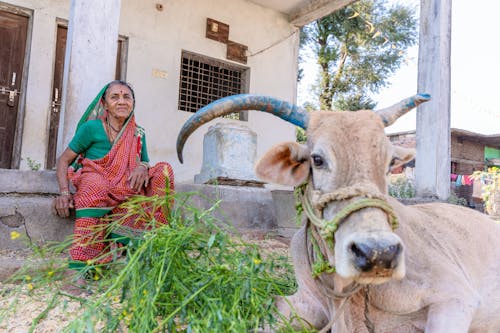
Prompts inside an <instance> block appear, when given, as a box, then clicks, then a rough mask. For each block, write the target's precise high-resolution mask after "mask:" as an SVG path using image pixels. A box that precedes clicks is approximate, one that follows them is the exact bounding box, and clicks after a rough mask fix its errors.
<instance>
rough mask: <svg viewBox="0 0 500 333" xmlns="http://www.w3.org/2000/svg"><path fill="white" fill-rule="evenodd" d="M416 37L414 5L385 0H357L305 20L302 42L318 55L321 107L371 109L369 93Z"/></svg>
mask: <svg viewBox="0 0 500 333" xmlns="http://www.w3.org/2000/svg"><path fill="white" fill-rule="evenodd" d="M416 40H417V20H416V18H415V13H414V9H412V8H410V7H406V6H404V5H401V4H395V5H393V6H389V5H388V4H387V1H385V0H381V1H373V0H360V1H357V2H355V3H353V4H352V5H350V6H347V7H345V8H343V9H340V10H338V11H336V12H334V13H333V14H331V15H328V16H326V17H324V18H322V19H319V20H317V21H315V22H313V23H311V24H309V25H306V26H305V27H304V28H303V37H302V38H301V48H307V47H309V48H312V50H313V51H314V53H315V54H316V56H317V62H318V65H319V68H320V78H319V85H318V90H319V91H318V95H319V103H320V108H321V109H323V110H332V109H333V106H335V107H336V108H337V109H341V110H359V109H367V108H368V109H372V108H373V106H374V102H373V101H372V100H371V99H370V98H369V94H370V93H373V92H377V91H378V90H379V89H380V88H381V87H384V86H386V85H387V84H388V82H387V80H388V78H389V76H390V75H392V74H393V73H394V72H395V71H396V70H397V69H398V68H399V67H400V65H401V63H402V62H403V60H404V57H405V55H406V50H407V49H408V47H410V46H412V45H413V44H415V42H416ZM299 60H300V59H299Z"/></svg>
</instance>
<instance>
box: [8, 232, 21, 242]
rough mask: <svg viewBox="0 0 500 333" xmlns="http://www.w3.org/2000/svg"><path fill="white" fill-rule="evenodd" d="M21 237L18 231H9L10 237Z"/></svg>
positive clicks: (13, 238)
mask: <svg viewBox="0 0 500 333" xmlns="http://www.w3.org/2000/svg"><path fill="white" fill-rule="evenodd" d="M19 237H21V234H20V233H18V232H17V231H11V232H10V239H12V240H15V239H18V238H19Z"/></svg>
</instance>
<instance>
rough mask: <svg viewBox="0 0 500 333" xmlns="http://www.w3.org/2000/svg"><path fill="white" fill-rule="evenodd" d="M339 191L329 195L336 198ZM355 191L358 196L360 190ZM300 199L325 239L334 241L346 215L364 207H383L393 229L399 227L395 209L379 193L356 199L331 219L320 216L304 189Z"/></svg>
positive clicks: (324, 202) (310, 218) (346, 197)
mask: <svg viewBox="0 0 500 333" xmlns="http://www.w3.org/2000/svg"><path fill="white" fill-rule="evenodd" d="M353 188H355V187H353ZM338 192H339V191H337V192H334V193H333V194H329V195H328V196H329V198H334V197H335V195H334V194H335V193H338ZM347 192H349V191H347ZM353 192H356V194H357V195H356V196H358V195H359V194H358V191H353ZM361 195H362V194H361ZM365 196H368V195H367V193H365ZM370 196H373V195H370ZM352 197H353V196H351V195H347V196H345V197H344V198H343V200H346V199H350V198H352ZM300 200H301V202H302V206H303V209H304V212H305V213H306V215H307V217H308V218H309V220H310V221H311V223H312V224H313V225H314V226H316V227H317V228H318V229H319V233H320V235H321V237H323V239H325V240H327V241H328V240H329V241H333V234H334V233H335V231H337V229H338V227H339V225H340V223H341V222H342V221H343V220H344V219H345V218H346V217H348V216H349V215H351V214H352V213H354V212H356V211H358V210H361V209H364V208H379V209H382V210H383V211H384V212H385V213H386V214H387V217H388V218H389V224H390V225H391V227H392V229H393V230H395V229H396V228H397V227H398V218H397V216H396V214H395V213H394V209H393V208H392V207H391V206H390V205H389V204H388V203H387V201H386V200H385V199H382V196H379V195H377V197H376V198H375V197H371V198H366V197H364V198H361V199H359V200H356V201H354V202H352V203H350V204H348V205H347V206H345V207H344V208H342V209H341V210H340V211H339V212H338V213H337V214H335V216H334V217H333V218H332V219H331V220H329V221H327V220H324V219H322V218H319V217H318V216H317V215H316V213H315V211H314V208H313V205H312V204H311V201H310V198H309V196H308V195H307V193H304V191H302V193H301V195H300ZM330 201H333V200H330ZM326 204H327V202H326V201H325V200H323V201H322V202H320V203H319V204H316V207H321V208H323V207H324V206H326Z"/></svg>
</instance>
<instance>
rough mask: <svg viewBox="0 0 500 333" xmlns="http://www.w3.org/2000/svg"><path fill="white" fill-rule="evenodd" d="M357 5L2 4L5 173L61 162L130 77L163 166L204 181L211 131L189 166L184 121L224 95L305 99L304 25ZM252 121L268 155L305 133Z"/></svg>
mask: <svg viewBox="0 0 500 333" xmlns="http://www.w3.org/2000/svg"><path fill="white" fill-rule="evenodd" d="M350 2H352V0H351V1H347V0H335V1H320V0H316V1H305V0H294V1H277V0H276V1H263V0H254V1H246V0H211V1H200V0H157V1H148V2H145V1H143V0H127V1H120V0H110V1H101V0H74V1H70V0H7V1H0V29H1V31H2V33H1V34H0V36H1V37H0V38H2V40H1V41H0V43H1V45H2V49H3V50H2V52H0V56H1V57H2V59H0V61H1V66H0V68H2V69H1V70H0V86H1V87H4V88H1V87H0V89H4V90H3V92H2V93H0V105H1V107H0V108H2V109H0V115H2V117H0V119H1V120H0V125H1V126H0V128H3V130H2V131H0V138H1V140H0V142H2V145H3V146H2V148H1V150H2V153H1V154H0V155H1V159H0V164H1V165H0V168H7V169H21V170H29V169H33V168H37V167H40V168H41V169H52V168H53V167H54V163H55V158H56V156H57V155H58V154H59V153H60V152H61V151H62V150H63V149H64V148H65V147H66V145H67V143H68V142H69V140H70V139H71V137H72V135H73V134H74V129H75V127H76V123H77V121H78V119H79V118H80V116H81V114H82V113H83V112H84V111H85V107H86V105H88V104H89V103H90V101H92V99H93V98H94V96H95V95H96V94H97V93H98V91H99V90H100V88H101V87H102V86H103V85H104V83H106V82H109V81H111V80H113V79H115V78H120V79H124V80H127V81H128V82H131V83H132V85H133V87H134V89H135V92H136V101H137V104H136V118H137V121H138V123H139V124H140V125H141V126H143V127H144V128H145V129H146V131H147V139H148V148H149V155H150V157H151V159H152V162H157V161H161V160H167V161H169V162H170V163H171V164H172V166H173V168H174V170H175V171H176V176H177V181H180V182H182V181H192V179H193V176H194V175H195V174H196V173H198V172H199V171H200V166H201V159H202V147H203V144H202V140H203V135H204V133H206V130H207V128H204V129H201V130H199V131H197V132H196V133H195V134H194V135H193V137H192V138H190V140H189V143H188V145H187V146H186V148H185V151H184V156H185V163H184V164H183V165H181V164H179V162H178V160H177V157H176V153H175V140H176V137H177V134H178V132H179V129H180V127H181V125H182V124H183V123H184V121H185V120H186V119H187V118H189V117H190V116H191V114H192V112H195V111H196V110H197V109H198V108H200V107H202V106H204V105H205V104H208V102H210V101H211V100H214V99H217V98H219V97H223V95H224V94H236V93H258V94H265V95H270V96H274V97H278V98H281V99H284V100H286V101H290V102H295V100H296V89H297V88H296V87H297V84H296V78H297V52H298V45H299V27H300V26H301V25H304V24H306V23H308V22H310V21H312V20H314V19H316V18H318V17H321V16H324V15H326V14H329V13H330V12H332V11H334V10H335V9H337V8H339V7H342V6H344V5H346V4H348V3H350ZM202 73H203V75H204V76H203V77H202V75H201V74H202ZM202 87H203V88H206V89H205V90H202ZM11 91H12V92H11ZM242 119H244V120H243V121H244V122H245V124H246V125H247V126H248V127H249V128H250V129H251V130H252V131H254V132H255V133H256V134H257V137H258V141H257V155H261V154H262V153H263V152H264V151H266V150H267V149H268V148H269V147H270V146H271V145H273V144H274V143H276V142H277V141H281V140H290V139H293V138H294V136H295V128H294V127H293V126H292V125H290V124H287V123H285V122H283V121H281V120H279V119H278V118H275V117H273V116H271V115H268V114H262V113H258V114H248V115H242ZM222 121H225V120H222Z"/></svg>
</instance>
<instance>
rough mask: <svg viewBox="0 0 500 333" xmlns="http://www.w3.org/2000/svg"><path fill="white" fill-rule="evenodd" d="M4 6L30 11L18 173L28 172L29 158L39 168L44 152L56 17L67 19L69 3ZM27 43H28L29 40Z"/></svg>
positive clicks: (16, 0) (15, 1)
mask: <svg viewBox="0 0 500 333" xmlns="http://www.w3.org/2000/svg"><path fill="white" fill-rule="evenodd" d="M4 3H7V4H10V5H14V6H20V7H23V8H26V9H30V10H32V11H33V15H32V29H31V34H32V35H31V44H30V45H28V49H29V52H28V55H27V57H26V58H25V61H29V64H28V67H27V68H28V70H27V73H24V76H25V78H26V81H25V86H23V89H24V93H25V96H26V104H25V112H24V129H23V135H22V145H21V169H24V170H26V169H28V166H27V159H28V158H30V159H32V160H33V161H35V162H36V163H40V164H41V165H42V167H43V166H44V164H45V157H46V152H47V143H48V131H49V116H50V113H49V112H50V106H51V100H50V97H51V88H52V80H53V67H54V57H55V43H56V31H57V22H56V19H57V17H59V18H67V17H68V14H69V0H7V1H4ZM28 42H29V40H28Z"/></svg>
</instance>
